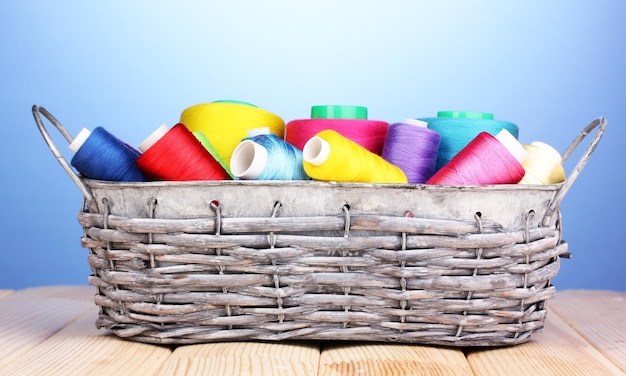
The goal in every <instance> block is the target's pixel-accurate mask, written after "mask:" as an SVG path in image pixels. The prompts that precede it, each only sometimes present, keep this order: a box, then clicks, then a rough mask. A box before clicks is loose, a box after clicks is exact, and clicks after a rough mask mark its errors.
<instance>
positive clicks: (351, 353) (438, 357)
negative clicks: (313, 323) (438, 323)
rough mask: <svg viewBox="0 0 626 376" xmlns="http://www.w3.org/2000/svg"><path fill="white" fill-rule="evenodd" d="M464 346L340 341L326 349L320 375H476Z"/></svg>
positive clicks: (321, 360) (323, 352)
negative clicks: (340, 342)
mask: <svg viewBox="0 0 626 376" xmlns="http://www.w3.org/2000/svg"><path fill="white" fill-rule="evenodd" d="M472 374H473V373H472V370H471V368H470V366H469V364H468V363H467V361H466V359H465V356H464V355H463V352H462V351H461V350H460V349H454V348H440V347H433V346H420V345H406V344H405V345H400V344H386V343H380V344H358V343H353V344H337V345H330V346H329V347H327V348H324V349H322V356H321V359H320V371H319V375H324V376H331V375H332V376H336V375H364V376H365V375H446V376H448V375H451V376H453V375H472Z"/></svg>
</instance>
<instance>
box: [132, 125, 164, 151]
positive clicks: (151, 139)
mask: <svg viewBox="0 0 626 376" xmlns="http://www.w3.org/2000/svg"><path fill="white" fill-rule="evenodd" d="M169 130H170V129H169V127H168V126H167V125H165V124H162V125H161V126H160V127H158V128H157V129H156V130H155V131H154V132H152V134H151V135H150V136H148V137H147V138H146V139H145V140H144V141H143V142H142V143H141V144H139V150H141V152H142V153H145V152H146V150H148V149H150V147H151V146H152V145H154V144H155V143H156V142H157V141H159V140H160V139H161V137H163V136H165V134H166V133H167V132H169Z"/></svg>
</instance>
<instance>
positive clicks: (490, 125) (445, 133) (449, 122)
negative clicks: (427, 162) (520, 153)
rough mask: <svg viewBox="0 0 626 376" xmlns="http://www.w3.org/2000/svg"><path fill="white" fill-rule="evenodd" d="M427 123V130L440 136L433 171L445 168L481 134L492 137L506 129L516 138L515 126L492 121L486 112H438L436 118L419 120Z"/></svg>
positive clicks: (505, 122)
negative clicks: (485, 133) (484, 133)
mask: <svg viewBox="0 0 626 376" xmlns="http://www.w3.org/2000/svg"><path fill="white" fill-rule="evenodd" d="M418 120H421V121H425V122H427V123H428V128H429V129H432V130H434V131H436V132H437V133H439V134H440V135H441V142H440V144H439V152H438V154H437V163H436V165H435V171H437V170H439V169H440V168H441V167H443V166H445V165H446V164H447V163H448V162H450V160H451V159H452V158H453V157H454V156H455V155H456V154H457V153H458V152H460V151H461V149H463V148H464V147H465V146H466V145H467V144H469V143H470V141H472V140H473V139H474V138H475V137H476V136H478V134H479V133H481V132H487V133H489V134H491V135H493V136H495V135H497V134H498V132H500V131H501V130H502V129H506V130H507V131H509V133H511V134H512V135H513V136H514V137H515V138H517V137H518V134H519V128H518V126H517V125H515V124H513V123H511V122H509V121H504V120H496V119H494V116H493V114H491V113H488V112H472V111H439V112H438V113H437V117H434V118H419V119H418Z"/></svg>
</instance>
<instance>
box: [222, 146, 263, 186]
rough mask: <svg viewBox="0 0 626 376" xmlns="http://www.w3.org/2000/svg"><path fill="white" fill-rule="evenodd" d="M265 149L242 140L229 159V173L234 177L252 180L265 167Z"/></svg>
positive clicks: (259, 174)
mask: <svg viewBox="0 0 626 376" xmlns="http://www.w3.org/2000/svg"><path fill="white" fill-rule="evenodd" d="M267 158H268V156H267V149H265V148H264V147H263V146H261V145H259V144H257V143H256V142H254V141H252V140H243V141H241V142H240V143H239V145H237V147H236V148H235V150H234V151H233V154H232V155H231V157H230V171H231V172H232V173H233V175H234V176H235V177H238V178H240V179H244V180H254V179H256V178H258V177H259V176H261V174H262V173H263V171H264V170H265V166H267Z"/></svg>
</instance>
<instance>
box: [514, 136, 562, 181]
mask: <svg viewBox="0 0 626 376" xmlns="http://www.w3.org/2000/svg"><path fill="white" fill-rule="evenodd" d="M524 150H526V152H527V154H528V158H526V160H525V161H524V162H522V166H523V167H524V170H525V171H526V175H524V178H523V179H522V180H521V181H520V182H519V183H520V184H558V183H562V182H564V181H565V170H564V169H563V165H562V163H561V154H560V153H559V152H558V151H556V149H554V148H553V147H552V146H550V145H548V144H546V143H543V142H540V141H533V142H531V143H530V144H525V145H524Z"/></svg>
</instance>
